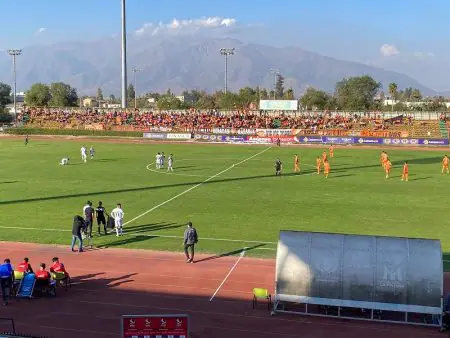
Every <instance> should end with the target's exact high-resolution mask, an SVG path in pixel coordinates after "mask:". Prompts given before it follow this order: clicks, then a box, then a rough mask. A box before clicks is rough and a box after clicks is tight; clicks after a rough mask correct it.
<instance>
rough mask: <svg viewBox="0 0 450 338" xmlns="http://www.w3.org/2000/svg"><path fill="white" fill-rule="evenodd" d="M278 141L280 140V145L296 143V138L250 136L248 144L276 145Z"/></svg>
mask: <svg viewBox="0 0 450 338" xmlns="http://www.w3.org/2000/svg"><path fill="white" fill-rule="evenodd" d="M278 140H280V143H295V142H296V140H295V137H294V136H264V137H260V136H249V137H248V142H250V143H264V144H267V143H276V142H277V141H278Z"/></svg>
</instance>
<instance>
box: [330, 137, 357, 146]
mask: <svg viewBox="0 0 450 338" xmlns="http://www.w3.org/2000/svg"><path fill="white" fill-rule="evenodd" d="M322 140H323V142H325V143H333V144H353V143H355V139H354V138H353V137H335V136H324V137H322Z"/></svg>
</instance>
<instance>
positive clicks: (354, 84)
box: [335, 75, 381, 111]
mask: <svg viewBox="0 0 450 338" xmlns="http://www.w3.org/2000/svg"><path fill="white" fill-rule="evenodd" d="M380 89H381V83H379V82H376V81H375V80H374V79H373V78H372V77H370V76H368V75H364V76H358V77H350V78H344V79H343V80H341V81H339V82H338V83H337V84H336V94H335V96H336V103H337V106H338V107H339V108H340V109H346V110H354V111H355V110H369V109H371V107H372V106H373V103H374V99H375V95H376V94H377V93H378V91H379V90H380Z"/></svg>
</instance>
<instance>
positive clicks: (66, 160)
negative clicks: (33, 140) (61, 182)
mask: <svg viewBox="0 0 450 338" xmlns="http://www.w3.org/2000/svg"><path fill="white" fill-rule="evenodd" d="M69 160H70V158H68V157H64V158H63V159H61V162H59V165H68V164H69Z"/></svg>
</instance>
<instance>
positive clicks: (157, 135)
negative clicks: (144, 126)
mask: <svg viewBox="0 0 450 338" xmlns="http://www.w3.org/2000/svg"><path fill="white" fill-rule="evenodd" d="M143 137H144V138H151V139H154V140H164V139H166V138H167V134H165V133H144V136H143Z"/></svg>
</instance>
